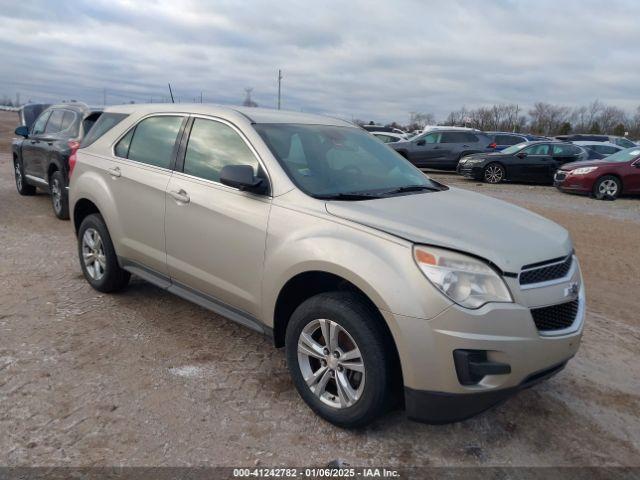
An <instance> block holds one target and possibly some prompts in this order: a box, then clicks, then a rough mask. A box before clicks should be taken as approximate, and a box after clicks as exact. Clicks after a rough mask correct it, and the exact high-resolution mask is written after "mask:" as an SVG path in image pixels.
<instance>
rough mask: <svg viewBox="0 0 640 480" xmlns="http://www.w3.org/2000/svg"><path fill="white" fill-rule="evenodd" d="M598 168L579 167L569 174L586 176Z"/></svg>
mask: <svg viewBox="0 0 640 480" xmlns="http://www.w3.org/2000/svg"><path fill="white" fill-rule="evenodd" d="M597 169H598V167H580V168H576V169H575V170H571V171H570V173H571V174H572V175H586V174H587V173H591V172H593V171H594V170H597Z"/></svg>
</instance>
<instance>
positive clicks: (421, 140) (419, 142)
mask: <svg viewBox="0 0 640 480" xmlns="http://www.w3.org/2000/svg"><path fill="white" fill-rule="evenodd" d="M425 143H427V142H425V141H424V138H421V139H420V140H418V141H417V142H416V145H420V146H422V145H424V144H425Z"/></svg>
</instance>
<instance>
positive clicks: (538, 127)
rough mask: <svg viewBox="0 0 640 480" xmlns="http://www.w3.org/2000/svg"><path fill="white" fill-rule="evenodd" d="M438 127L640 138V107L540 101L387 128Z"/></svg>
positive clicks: (415, 115) (419, 116) (425, 116)
mask: <svg viewBox="0 0 640 480" xmlns="http://www.w3.org/2000/svg"><path fill="white" fill-rule="evenodd" d="M359 123H362V122H359ZM436 124H439V125H448V126H459V127H471V128H477V129H479V130H484V131H502V132H522V133H533V134H536V135H545V136H554V135H567V134H569V133H592V134H608V135H619V136H625V135H628V136H629V137H631V138H640V107H638V108H637V109H636V111H635V112H634V113H633V114H631V115H629V114H628V113H627V112H625V111H624V110H622V109H621V108H618V107H615V106H612V105H607V104H605V103H603V102H601V101H599V100H595V101H593V102H591V103H590V104H589V105H583V106H578V107H567V106H563V105H555V104H552V103H546V102H536V103H535V104H534V105H533V107H531V108H530V109H529V110H526V109H523V108H522V107H521V106H519V105H516V104H498V105H491V106H484V107H479V108H475V109H468V108H466V107H462V108H461V109H459V110H454V111H452V112H450V113H449V114H448V115H447V116H446V117H445V119H444V120H443V121H441V122H436V118H435V116H434V115H433V114H431V113H424V112H411V113H410V114H409V123H408V124H404V125H401V124H400V123H398V122H392V123H390V124H388V125H387V126H391V127H395V128H401V129H403V130H406V131H415V130H421V129H423V128H424V127H425V126H426V125H436Z"/></svg>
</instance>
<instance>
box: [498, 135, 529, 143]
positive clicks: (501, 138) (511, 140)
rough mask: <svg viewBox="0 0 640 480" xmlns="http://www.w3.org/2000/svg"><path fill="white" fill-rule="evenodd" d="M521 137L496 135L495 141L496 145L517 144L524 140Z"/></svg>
mask: <svg viewBox="0 0 640 480" xmlns="http://www.w3.org/2000/svg"><path fill="white" fill-rule="evenodd" d="M525 141H526V140H524V139H523V138H522V137H517V136H515V135H496V139H495V142H496V143H497V144H498V145H517V144H519V143H522V142H525Z"/></svg>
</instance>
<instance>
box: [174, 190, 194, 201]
mask: <svg viewBox="0 0 640 480" xmlns="http://www.w3.org/2000/svg"><path fill="white" fill-rule="evenodd" d="M169 195H171V197H172V198H173V199H174V200H175V201H176V202H180V203H189V202H190V201H191V199H190V198H189V194H188V193H187V192H185V191H184V190H183V189H180V190H178V191H177V192H176V191H170V192H169Z"/></svg>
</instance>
